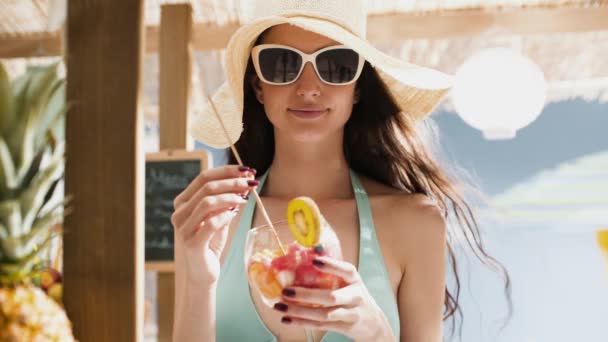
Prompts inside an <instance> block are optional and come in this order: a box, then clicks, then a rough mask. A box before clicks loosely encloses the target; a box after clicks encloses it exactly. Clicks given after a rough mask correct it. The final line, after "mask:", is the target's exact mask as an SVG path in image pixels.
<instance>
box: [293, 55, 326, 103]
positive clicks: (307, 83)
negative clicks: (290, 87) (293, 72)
mask: <svg viewBox="0 0 608 342" xmlns="http://www.w3.org/2000/svg"><path fill="white" fill-rule="evenodd" d="M296 91H297V94H298V95H299V96H301V97H318V96H319V95H321V80H319V77H317V73H316V72H315V69H314V67H313V66H312V64H310V63H306V65H305V66H304V70H302V74H301V75H300V78H298V80H297V81H296Z"/></svg>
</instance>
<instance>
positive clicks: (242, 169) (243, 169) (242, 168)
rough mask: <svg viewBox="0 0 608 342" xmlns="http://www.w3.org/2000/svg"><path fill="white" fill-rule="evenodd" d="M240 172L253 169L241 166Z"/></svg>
mask: <svg viewBox="0 0 608 342" xmlns="http://www.w3.org/2000/svg"><path fill="white" fill-rule="evenodd" d="M239 171H240V172H246V171H251V168H250V167H249V166H239Z"/></svg>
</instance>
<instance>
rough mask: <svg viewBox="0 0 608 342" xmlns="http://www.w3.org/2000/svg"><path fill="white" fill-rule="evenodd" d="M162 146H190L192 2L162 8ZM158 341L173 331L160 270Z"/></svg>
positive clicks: (170, 288) (166, 275) (168, 283)
mask: <svg viewBox="0 0 608 342" xmlns="http://www.w3.org/2000/svg"><path fill="white" fill-rule="evenodd" d="M159 44H160V52H159V62H160V84H159V85H160V94H159V113H158V114H159V115H158V116H159V126H160V127H159V132H160V137H159V138H160V149H161V150H165V149H187V148H188V138H187V128H188V104H189V99H190V89H191V77H192V7H191V6H190V4H189V3H184V4H170V5H163V6H162V7H161V19H160V42H159ZM157 289H158V293H157V303H158V341H159V342H168V341H171V339H172V333H173V312H174V304H175V297H174V296H175V277H174V274H173V272H172V271H169V272H159V273H158V286H157Z"/></svg>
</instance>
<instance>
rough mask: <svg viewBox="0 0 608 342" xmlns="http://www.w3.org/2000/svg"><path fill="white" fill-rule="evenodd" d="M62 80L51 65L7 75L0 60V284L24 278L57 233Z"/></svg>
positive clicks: (60, 202)
mask: <svg viewBox="0 0 608 342" xmlns="http://www.w3.org/2000/svg"><path fill="white" fill-rule="evenodd" d="M66 112H67V106H66V105H65V81H64V80H63V79H59V78H58V77H57V64H53V65H50V66H36V67H28V69H27V70H26V72H25V73H24V74H23V75H21V76H19V77H17V78H16V79H14V80H12V81H11V80H10V79H9V77H8V74H7V72H6V70H5V69H4V68H3V67H2V65H1V64H0V284H5V283H6V284H14V283H16V282H20V281H27V280H28V279H29V278H30V277H31V276H32V274H34V273H35V272H36V268H37V267H38V266H40V265H41V263H42V262H43V261H44V260H43V259H45V258H46V257H45V256H44V252H45V251H46V250H48V247H49V246H50V244H51V241H52V240H53V237H54V236H55V235H57V234H59V233H60V232H59V231H56V230H55V229H54V227H55V225H56V224H57V223H60V222H61V221H62V220H63V217H64V215H65V212H66V210H65V209H64V206H65V205H66V203H68V201H69V198H67V197H66V198H62V199H59V200H54V198H55V196H53V194H54V193H55V190H56V189H57V187H58V183H59V182H60V181H61V179H62V177H63V173H64V162H65V128H64V125H65V114H66Z"/></svg>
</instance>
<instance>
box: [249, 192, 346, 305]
mask: <svg viewBox="0 0 608 342" xmlns="http://www.w3.org/2000/svg"><path fill="white" fill-rule="evenodd" d="M273 227H274V229H273V228H271V227H270V226H267V225H264V226H261V227H257V228H253V229H251V230H250V231H249V232H248V234H247V240H246V243H245V265H246V270H247V278H248V280H249V284H250V286H251V287H252V288H253V289H255V290H256V291H258V293H259V294H260V296H261V298H262V300H263V302H264V303H265V304H266V305H268V306H269V307H272V306H274V304H276V303H277V302H279V301H281V293H282V290H283V289H284V288H286V287H292V286H296V287H307V288H319V289H338V288H341V287H343V286H345V282H344V281H343V280H342V279H341V278H340V277H337V276H335V275H332V274H328V273H324V272H322V271H320V270H319V269H318V268H316V267H315V266H313V263H312V262H313V260H314V259H315V257H316V256H329V257H332V258H336V259H342V252H341V249H340V243H339V241H338V238H337V236H336V234H335V233H334V231H333V229H332V228H331V227H330V226H329V224H328V223H327V221H326V220H325V219H324V218H323V216H322V215H321V213H320V211H319V209H318V207H317V205H316V204H315V202H314V201H313V200H312V199H310V198H306V197H298V198H295V199H293V200H291V201H290V202H289V204H288V206H287V220H286V221H283V222H280V223H277V224H274V225H273ZM287 231H289V232H290V233H291V234H289V233H287V234H286V232H287ZM279 237H280V238H279ZM279 239H280V240H281V242H279Z"/></svg>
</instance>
